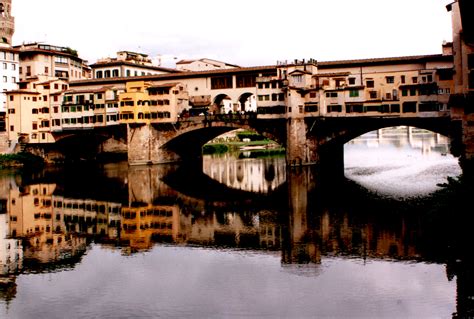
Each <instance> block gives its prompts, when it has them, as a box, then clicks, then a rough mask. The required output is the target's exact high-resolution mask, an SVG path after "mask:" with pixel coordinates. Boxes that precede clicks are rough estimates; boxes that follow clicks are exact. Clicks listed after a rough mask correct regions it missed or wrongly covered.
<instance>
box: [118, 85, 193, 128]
mask: <svg viewBox="0 0 474 319" xmlns="http://www.w3.org/2000/svg"><path fill="white" fill-rule="evenodd" d="M188 99H189V98H188V93H187V91H185V90H184V86H183V85H182V84H180V83H163V84H155V85H153V84H151V83H149V82H145V81H129V82H127V83H126V87H125V92H124V93H122V94H120V123H129V124H130V123H147V124H150V123H176V122H177V120H178V117H179V115H180V114H181V113H182V112H183V111H184V110H187V109H188V108H189V106H188V105H189V104H188Z"/></svg>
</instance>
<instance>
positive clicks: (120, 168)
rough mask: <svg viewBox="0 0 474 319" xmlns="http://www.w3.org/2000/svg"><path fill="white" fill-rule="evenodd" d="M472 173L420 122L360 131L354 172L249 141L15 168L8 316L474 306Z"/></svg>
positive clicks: (3, 293)
mask: <svg viewBox="0 0 474 319" xmlns="http://www.w3.org/2000/svg"><path fill="white" fill-rule="evenodd" d="M460 174H461V170H460V168H459V165H458V164H457V159H456V158H454V157H452V156H451V155H450V154H449V140H447V139H446V138H445V137H443V136H440V135H437V134H434V133H431V132H426V131H420V130H416V129H412V128H405V127H400V128H393V129H390V130H387V129H386V130H383V131H378V132H371V133H369V134H366V135H364V136H361V137H360V138H358V139H356V140H353V141H351V142H350V143H348V144H347V145H346V146H345V176H346V177H345V178H344V179H343V180H342V181H339V180H333V179H331V178H330V177H329V178H328V177H327V174H323V173H321V172H320V171H319V170H315V169H314V168H311V167H304V168H288V167H286V165H285V160H284V158H283V157H269V158H252V156H251V154H249V153H245V154H240V156H236V155H233V154H225V155H222V156H208V155H206V156H204V158H203V162H202V163H198V164H195V165H193V166H192V167H190V166H179V165H154V166H132V167H129V166H128V165H126V163H116V164H107V165H102V166H95V165H83V164H81V165H70V166H67V167H64V168H48V169H45V170H43V171H40V172H27V171H23V172H15V171H3V172H1V173H0V194H1V196H0V250H1V251H0V266H1V267H2V268H1V269H2V273H1V277H0V279H1V282H0V317H1V318H275V317H277V318H452V317H456V318H464V317H469V316H470V315H472V314H473V311H474V302H473V300H474V298H473V296H474V288H473V287H474V282H473V279H472V278H474V277H473V275H474V273H473V269H474V267H473V262H472V253H471V252H470V250H469V248H470V242H471V240H472V235H470V225H471V224H472V218H471V217H470V216H469V215H467V214H466V213H467V212H468V211H469V210H465V209H464V208H463V205H464V203H466V202H467V201H468V200H469V198H468V197H469V192H468V191H466V190H465V188H464V185H463V184H462V180H460V181H458V180H457V177H458V176H459V175H460ZM448 177H451V178H452V179H451V180H450V181H449V182H448ZM442 184H446V185H445V186H442Z"/></svg>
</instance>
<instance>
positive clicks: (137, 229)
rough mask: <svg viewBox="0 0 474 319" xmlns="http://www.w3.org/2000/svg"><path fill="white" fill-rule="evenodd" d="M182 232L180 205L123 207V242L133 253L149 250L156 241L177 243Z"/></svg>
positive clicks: (121, 236)
mask: <svg viewBox="0 0 474 319" xmlns="http://www.w3.org/2000/svg"><path fill="white" fill-rule="evenodd" d="M179 232H180V208H179V207H178V205H170V206H168V205H159V206H158V205H157V206H152V205H148V206H146V207H122V230H121V235H120V238H121V240H123V241H125V242H128V243H129V245H128V246H129V247H130V249H131V250H132V251H135V250H143V249H149V248H151V247H152V245H153V242H154V241H156V240H159V241H164V242H176V240H177V239H178V237H179Z"/></svg>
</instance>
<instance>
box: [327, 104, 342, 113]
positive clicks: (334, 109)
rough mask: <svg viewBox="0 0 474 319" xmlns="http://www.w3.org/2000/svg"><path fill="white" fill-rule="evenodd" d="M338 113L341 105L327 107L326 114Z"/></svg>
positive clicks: (340, 110)
mask: <svg viewBox="0 0 474 319" xmlns="http://www.w3.org/2000/svg"><path fill="white" fill-rule="evenodd" d="M334 112H336V113H340V112H342V106H341V105H328V113H334Z"/></svg>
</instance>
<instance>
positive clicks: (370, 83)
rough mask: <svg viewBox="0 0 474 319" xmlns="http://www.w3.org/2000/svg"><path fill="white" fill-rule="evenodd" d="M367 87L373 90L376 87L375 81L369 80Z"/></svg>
mask: <svg viewBox="0 0 474 319" xmlns="http://www.w3.org/2000/svg"><path fill="white" fill-rule="evenodd" d="M366 83H367V87H368V88H373V87H374V80H367V82H366Z"/></svg>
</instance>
